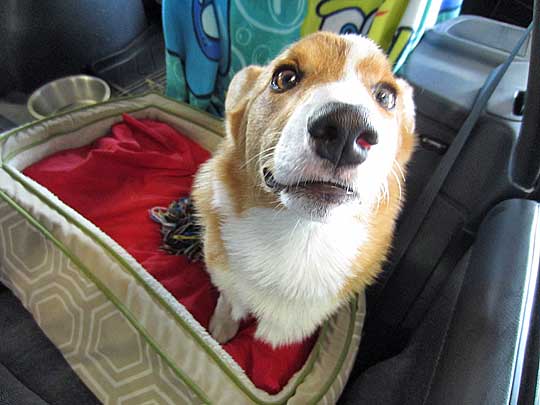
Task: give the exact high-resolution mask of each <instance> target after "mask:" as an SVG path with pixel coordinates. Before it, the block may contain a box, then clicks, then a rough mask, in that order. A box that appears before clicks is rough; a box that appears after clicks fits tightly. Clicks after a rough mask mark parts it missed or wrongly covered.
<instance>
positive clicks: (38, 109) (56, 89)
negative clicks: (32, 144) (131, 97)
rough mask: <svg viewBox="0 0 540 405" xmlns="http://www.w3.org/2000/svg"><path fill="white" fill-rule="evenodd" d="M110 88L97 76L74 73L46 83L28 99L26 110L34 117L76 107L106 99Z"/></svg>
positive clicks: (108, 96) (42, 116)
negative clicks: (74, 74)
mask: <svg viewBox="0 0 540 405" xmlns="http://www.w3.org/2000/svg"><path fill="white" fill-rule="evenodd" d="M110 96H111V89H110V87H109V85H108V84H107V83H105V82H104V81H103V80H101V79H98V78H97V77H92V76H86V75H76V76H68V77H63V78H61V79H58V80H54V81H52V82H50V83H47V84H45V85H43V86H42V87H40V88H39V89H37V90H36V91H34V92H33V93H32V95H31V96H30V98H29V99H28V104H27V106H28V111H30V114H32V115H33V116H34V117H35V118H38V119H40V118H44V117H46V116H48V115H52V114H58V113H60V112H65V111H69V110H73V109H75V108H78V107H83V106H86V105H91V104H96V103H100V102H102V101H107V100H108V99H109V98H110Z"/></svg>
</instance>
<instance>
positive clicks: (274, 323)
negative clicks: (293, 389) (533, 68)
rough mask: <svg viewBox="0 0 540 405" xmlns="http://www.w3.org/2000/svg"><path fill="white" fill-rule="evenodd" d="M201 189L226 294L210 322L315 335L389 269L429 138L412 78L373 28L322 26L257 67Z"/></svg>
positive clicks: (241, 87)
mask: <svg viewBox="0 0 540 405" xmlns="http://www.w3.org/2000/svg"><path fill="white" fill-rule="evenodd" d="M225 110H226V118H225V126H226V136H225V139H224V141H223V142H222V144H221V145H220V148H219V150H218V151H217V152H216V153H215V154H214V155H213V157H212V158H211V159H210V160H209V161H207V162H206V163H205V164H204V165H202V166H201V168H200V169H199V171H198V173H197V175H196V178H195V182H194V188H193V193H192V196H193V201H194V205H195V208H196V210H197V213H198V216H199V220H200V224H201V226H202V229H203V244H204V258H205V262H206V265H207V271H208V272H209V274H210V277H211V280H212V282H213V284H214V285H215V286H216V287H217V289H218V290H219V293H220V296H219V299H218V303H217V306H216V309H215V312H214V314H213V316H212V318H211V321H210V325H209V331H210V333H211V334H212V336H213V337H214V338H215V339H216V340H217V341H219V342H221V343H224V342H227V341H228V340H230V339H231V338H232V337H233V336H234V335H235V334H236V333H237V331H238V326H239V322H240V321H241V320H242V319H243V318H245V317H247V316H248V315H252V316H254V317H255V318H256V319H257V329H256V334H255V337H256V338H257V339H261V340H263V341H265V342H267V343H269V344H270V345H271V346H272V347H278V346H281V345H287V344H291V343H295V342H298V341H301V340H303V339H305V338H306V337H308V336H310V335H312V334H313V333H314V332H315V331H316V330H317V329H318V328H319V326H321V324H323V322H324V321H325V320H326V319H328V318H329V317H330V316H331V315H332V314H333V313H335V312H336V310H337V309H338V308H339V307H340V306H342V305H343V304H344V303H346V302H347V301H348V300H349V299H350V298H351V296H353V295H354V294H357V293H359V292H361V291H362V290H363V289H364V288H365V287H366V286H367V285H369V284H370V283H371V282H373V281H374V280H375V277H376V276H377V273H378V272H379V271H380V270H381V266H382V263H383V262H384V260H385V258H386V256H387V253H388V250H389V247H390V244H391V241H392V236H393V232H394V227H395V221H396V217H397V215H398V213H399V211H400V207H401V201H402V197H403V183H404V178H405V173H404V172H405V166H406V164H407V161H408V160H409V158H410V156H411V153H412V151H413V148H414V144H415V136H414V103H413V92H412V88H411V87H410V86H409V85H408V84H407V83H406V82H405V81H404V80H402V79H400V78H396V77H395V76H394V75H393V73H392V66H391V64H390V63H389V62H388V60H387V58H386V57H385V55H384V53H383V52H382V51H381V50H380V49H379V48H378V47H377V45H375V43H373V42H372V41H371V40H369V39H367V38H365V37H361V36H357V35H345V36H338V35H335V34H331V33H325V32H318V33H315V34H312V35H310V36H307V37H305V38H304V39H302V40H300V41H299V42H297V43H295V44H293V45H291V46H290V47H289V48H288V49H286V50H285V51H283V53H282V54H280V55H279V56H278V57H276V58H275V59H274V60H273V61H272V62H271V63H270V64H269V65H268V66H265V67H261V66H248V67H246V68H244V69H242V70H241V71H239V72H238V73H237V74H236V75H235V76H234V78H233V80H232V82H231V84H230V87H229V90H228V93H227V96H226V100H225Z"/></svg>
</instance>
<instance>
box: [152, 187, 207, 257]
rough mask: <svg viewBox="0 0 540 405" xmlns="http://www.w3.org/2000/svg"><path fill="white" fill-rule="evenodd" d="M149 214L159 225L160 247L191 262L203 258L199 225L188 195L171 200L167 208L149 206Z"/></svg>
mask: <svg viewBox="0 0 540 405" xmlns="http://www.w3.org/2000/svg"><path fill="white" fill-rule="evenodd" d="M149 214H150V218H151V219H152V220H153V221H154V222H157V223H158V224H160V225H161V236H162V245H161V249H163V250H165V251H166V252H167V253H170V254H172V255H177V256H178V255H183V256H186V257H187V258H188V260H189V261H191V262H198V261H201V260H202V259H203V251H202V240H201V226H200V225H199V224H198V223H197V221H196V219H195V208H194V207H193V203H192V202H191V199H190V198H189V197H182V198H180V199H179V200H176V201H173V202H172V203H171V204H170V205H169V207H168V208H164V207H154V208H151V209H150V210H149Z"/></svg>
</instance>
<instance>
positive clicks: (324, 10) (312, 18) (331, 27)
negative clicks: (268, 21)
mask: <svg viewBox="0 0 540 405" xmlns="http://www.w3.org/2000/svg"><path fill="white" fill-rule="evenodd" d="M382 3H383V0H362V1H359V0H322V1H321V0H309V1H308V11H307V15H306V19H305V20H304V24H303V26H302V31H301V32H302V36H305V35H308V34H310V33H312V32H315V31H318V30H323V31H331V32H335V33H338V34H361V35H367V33H368V31H369V29H370V27H371V25H372V24H373V20H374V19H375V16H376V12H377V10H378V8H379V7H380V5H381V4H382Z"/></svg>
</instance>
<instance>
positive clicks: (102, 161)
mask: <svg viewBox="0 0 540 405" xmlns="http://www.w3.org/2000/svg"><path fill="white" fill-rule="evenodd" d="M208 157H209V153H208V152H207V151H206V150H204V149H202V148H201V147H200V146H199V145H197V144H196V143H194V142H193V141H191V140H189V139H188V138H186V137H184V136H182V135H181V134H179V133H178V132H177V131H176V130H174V129H173V128H171V127H170V126H168V125H166V124H164V123H161V122H157V121H152V120H136V119H135V118H133V117H131V116H129V115H124V121H123V122H122V123H119V124H116V125H114V126H113V127H112V129H111V133H110V134H109V135H107V136H104V137H102V138H100V139H98V140H96V141H95V142H94V143H92V144H91V145H88V146H84V147H82V148H77V149H70V150H66V151H62V152H59V153H57V154H55V155H52V156H50V157H47V158H45V159H43V160H42V161H40V162H38V163H36V164H34V165H32V166H30V167H28V168H27V169H26V170H24V173H25V174H26V175H27V176H29V177H31V178H32V179H34V180H35V181H37V182H38V183H40V184H41V185H43V186H45V187H46V188H47V189H49V190H50V191H51V192H53V193H54V194H56V195H57V196H58V197H59V198H60V199H61V200H62V201H64V203H66V204H67V205H69V206H71V207H73V208H74V209H75V210H77V211H78V212H79V213H81V214H82V215H83V216H84V217H86V218H87V219H89V220H90V221H91V222H93V223H94V224H96V225H97V226H98V227H99V228H100V229H101V230H103V231H104V232H105V233H107V234H108V235H109V236H111V237H112V238H113V239H114V240H116V241H117V242H118V243H119V244H120V245H121V246H123V247H124V248H125V249H126V250H127V251H128V252H129V253H130V254H131V255H132V256H133V257H135V259H137V261H138V262H139V263H141V264H142V265H143V267H144V268H145V269H146V270H147V271H148V272H150V273H151V274H152V275H153V276H154V277H155V278H156V279H157V280H158V281H159V282H160V283H161V284H163V286H164V287H165V288H166V289H167V290H169V291H170V292H171V293H172V295H174V296H175V297H176V299H178V300H179V301H180V302H181V303H182V304H183V305H184V306H185V307H186V308H187V309H188V310H189V311H190V312H191V314H193V316H194V317H195V319H197V321H199V322H200V323H201V325H203V326H204V327H205V328H206V327H208V322H209V319H210V316H211V314H212V312H213V310H214V307H215V305H216V300H217V297H218V292H217V291H216V289H215V288H214V287H213V286H212V285H211V283H210V279H209V277H208V275H207V273H206V272H205V271H204V265H202V264H200V263H198V264H194V263H189V262H187V261H186V259H185V258H184V257H182V256H172V255H169V254H167V253H165V252H163V251H162V250H160V249H159V246H160V241H161V240H160V232H159V225H158V224H156V223H155V222H153V221H151V220H150V218H149V215H148V209H149V208H151V207H154V206H164V207H165V206H168V205H169V203H170V202H171V201H173V200H176V199H178V198H180V197H182V196H185V195H187V194H189V192H190V189H191V184H192V181H193V175H194V174H195V172H196V170H197V168H198V167H199V165H200V164H201V163H203V162H204V161H206V160H207V159H208ZM255 327H256V325H255V323H254V322H253V321H246V322H244V323H243V324H242V325H241V328H240V331H239V333H238V334H237V336H236V337H234V338H233V339H232V340H231V341H230V342H228V343H227V344H225V345H224V349H225V350H226V351H227V352H228V353H229V354H230V355H231V356H232V357H233V358H234V359H235V360H236V361H237V362H238V364H239V365H240V366H241V367H242V368H243V369H244V370H245V371H246V374H247V375H248V376H249V378H250V379H251V380H252V381H253V383H254V384H255V386H257V387H258V388H260V389H263V390H265V391H267V392H268V393H271V394H273V393H277V392H279V391H280V390H281V389H282V388H283V386H285V384H286V383H287V381H288V380H289V379H290V377H291V376H292V375H293V374H294V373H295V372H296V371H298V370H299V369H300V368H301V367H302V365H303V364H304V363H305V361H306V359H307V357H308V355H309V353H310V351H311V349H312V347H313V343H314V339H313V338H312V339H309V340H307V341H305V342H303V343H301V344H296V345H291V346H287V347H283V348H280V349H276V350H273V349H272V348H271V347H270V346H268V345H266V344H265V343H263V342H260V341H257V340H255V339H254V338H253V333H254V330H255Z"/></svg>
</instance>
